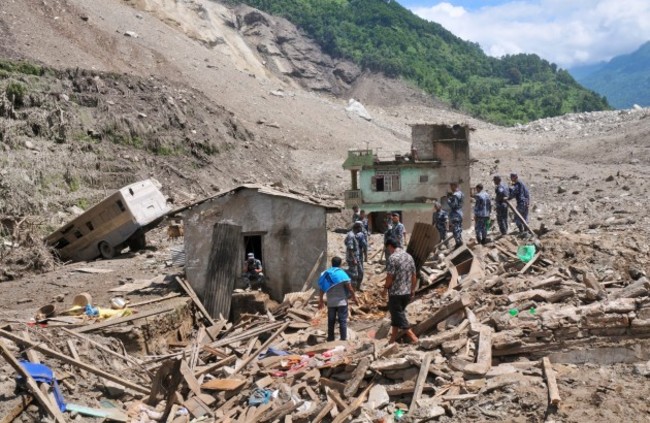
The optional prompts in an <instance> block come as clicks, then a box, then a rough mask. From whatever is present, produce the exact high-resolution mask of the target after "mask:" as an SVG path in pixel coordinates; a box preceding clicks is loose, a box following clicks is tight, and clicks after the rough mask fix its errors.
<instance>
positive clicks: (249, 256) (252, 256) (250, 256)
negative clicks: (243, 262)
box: [246, 253, 255, 259]
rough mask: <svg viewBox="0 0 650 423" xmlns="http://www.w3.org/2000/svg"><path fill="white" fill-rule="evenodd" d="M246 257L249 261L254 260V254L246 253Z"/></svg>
mask: <svg viewBox="0 0 650 423" xmlns="http://www.w3.org/2000/svg"><path fill="white" fill-rule="evenodd" d="M246 257H248V258H249V259H250V258H255V254H253V253H248V254H247V255H246Z"/></svg>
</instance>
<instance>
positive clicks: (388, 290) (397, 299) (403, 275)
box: [383, 238, 418, 343]
mask: <svg viewBox="0 0 650 423" xmlns="http://www.w3.org/2000/svg"><path fill="white" fill-rule="evenodd" d="M398 245H399V244H398V242H397V240H395V239H393V238H388V239H387V240H386V242H385V246H386V249H387V251H388V252H389V253H390V256H389V259H388V265H387V267H386V283H385V284H384V292H383V294H384V298H385V297H386V295H388V311H389V312H390V325H391V334H390V340H389V341H388V342H389V343H393V342H395V341H397V337H398V335H399V331H400V329H401V330H404V331H406V332H405V334H406V336H407V337H408V338H409V339H410V341H411V342H412V343H416V342H418V337H417V336H415V333H413V330H412V329H411V325H410V324H409V321H408V319H407V318H406V306H407V305H408V304H409V302H411V301H412V300H413V298H414V297H415V288H416V286H417V278H416V276H415V262H414V261H413V257H411V255H410V254H409V253H407V252H406V251H404V250H403V249H401V248H399V247H398Z"/></svg>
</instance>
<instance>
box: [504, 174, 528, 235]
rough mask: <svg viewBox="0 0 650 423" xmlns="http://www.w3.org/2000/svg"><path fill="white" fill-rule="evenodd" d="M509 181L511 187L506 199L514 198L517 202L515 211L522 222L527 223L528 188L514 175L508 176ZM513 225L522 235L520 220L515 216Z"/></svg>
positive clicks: (522, 226) (522, 227)
mask: <svg viewBox="0 0 650 423" xmlns="http://www.w3.org/2000/svg"><path fill="white" fill-rule="evenodd" d="M510 181H511V182H512V187H511V188H510V195H509V196H508V199H512V198H514V199H515V200H516V201H517V211H518V212H519V214H520V215H521V217H523V218H524V221H525V222H526V223H528V206H529V205H530V193H529V192H528V188H526V185H524V183H523V182H521V181H520V180H519V176H517V174H516V173H511V174H510ZM515 225H517V228H518V229H519V232H520V233H522V234H523V233H524V231H525V230H526V227H525V226H524V224H523V223H522V221H521V219H519V217H517V216H515Z"/></svg>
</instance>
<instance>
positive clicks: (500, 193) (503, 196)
mask: <svg viewBox="0 0 650 423" xmlns="http://www.w3.org/2000/svg"><path fill="white" fill-rule="evenodd" d="M494 192H495V194H496V199H495V200H496V212H497V223H498V224H499V231H500V232H501V235H505V234H507V233H508V205H507V204H506V201H508V196H509V195H510V188H508V186H507V185H506V184H504V183H499V185H497V186H495V187H494Z"/></svg>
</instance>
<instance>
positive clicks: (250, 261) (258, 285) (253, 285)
mask: <svg viewBox="0 0 650 423" xmlns="http://www.w3.org/2000/svg"><path fill="white" fill-rule="evenodd" d="M262 270H263V268H262V262H261V261H259V260H258V259H256V258H255V254H254V253H248V254H247V255H246V261H245V262H244V278H245V279H246V280H247V286H246V289H260V290H262V289H264V288H266V287H265V286H264V274H263V273H262Z"/></svg>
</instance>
